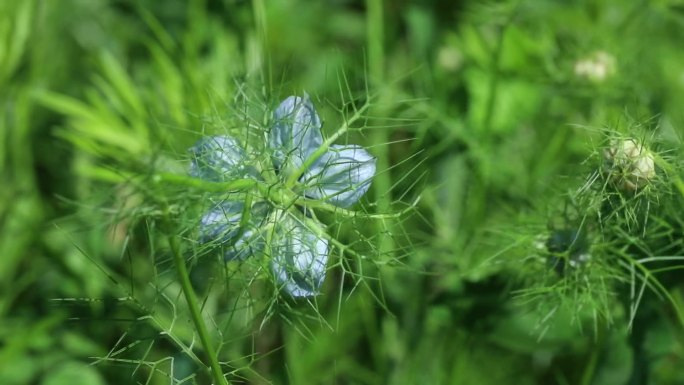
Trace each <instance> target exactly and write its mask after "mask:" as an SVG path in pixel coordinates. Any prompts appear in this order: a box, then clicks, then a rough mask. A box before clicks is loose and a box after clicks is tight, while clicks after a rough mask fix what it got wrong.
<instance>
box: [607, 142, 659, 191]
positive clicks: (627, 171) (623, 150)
mask: <svg viewBox="0 0 684 385" xmlns="http://www.w3.org/2000/svg"><path fill="white" fill-rule="evenodd" d="M603 156H604V158H605V160H606V163H607V165H608V172H609V174H610V178H611V179H613V180H616V181H617V182H618V183H619V185H620V187H621V188H622V189H623V190H628V191H635V190H636V189H638V188H640V187H643V186H645V185H646V184H647V183H648V182H649V181H651V180H652V179H653V178H654V177H655V175H656V171H655V162H654V160H653V154H652V153H651V152H650V151H649V150H647V149H646V148H645V147H644V146H643V145H642V144H641V143H639V142H638V141H636V140H635V139H622V140H614V141H612V142H611V144H610V147H609V148H608V149H606V150H605V151H604V153H603Z"/></svg>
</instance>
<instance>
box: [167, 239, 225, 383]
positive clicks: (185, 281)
mask: <svg viewBox="0 0 684 385" xmlns="http://www.w3.org/2000/svg"><path fill="white" fill-rule="evenodd" d="M169 246H170V247H171V254H173V264H174V265H175V266H176V271H177V272H178V279H179V280H180V284H181V288H182V289H183V294H184V296H185V300H186V301H187V303H188V307H189V308H190V316H191V317H192V322H193V323H194V324H195V329H196V330H197V334H199V338H200V342H201V343H202V347H203V348H204V351H205V352H206V353H207V356H208V357H209V366H210V368H211V374H212V376H213V377H214V383H215V384H216V385H230V383H229V382H228V380H226V378H225V377H224V376H223V372H222V371H221V365H220V364H219V362H218V358H217V356H216V351H215V350H214V346H213V345H212V344H211V340H210V338H209V332H208V331H207V325H206V324H205V323H204V319H202V313H201V311H200V307H199V301H198V300H197V295H196V294H195V291H194V290H193V288H192V284H191V283H190V274H189V273H188V269H187V267H186V266H185V261H184V260H183V256H182V255H181V253H180V248H179V246H178V239H177V238H176V237H175V236H173V235H169Z"/></svg>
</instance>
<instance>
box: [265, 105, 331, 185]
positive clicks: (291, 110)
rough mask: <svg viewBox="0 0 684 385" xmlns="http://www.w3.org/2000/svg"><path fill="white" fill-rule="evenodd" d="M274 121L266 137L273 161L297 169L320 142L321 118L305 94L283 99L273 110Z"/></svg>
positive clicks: (321, 139) (287, 168)
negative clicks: (267, 137) (268, 135)
mask: <svg viewBox="0 0 684 385" xmlns="http://www.w3.org/2000/svg"><path fill="white" fill-rule="evenodd" d="M274 120H275V123H274V125H273V128H272V129H271V133H270V137H269V145H270V146H271V149H272V150H273V154H272V157H273V163H274V164H275V166H276V168H278V169H279V170H286V171H285V172H291V170H296V169H299V168H300V167H301V166H302V164H303V163H304V161H305V160H306V159H307V158H308V157H309V155H311V153H312V152H314V151H315V150H316V149H317V148H318V147H320V146H321V144H322V143H323V135H322V134H321V119H320V118H319V117H318V114H317V113H316V109H315V108H314V106H313V103H311V99H309V95H307V94H304V97H300V96H290V97H288V98H287V99H285V100H284V101H283V102H282V103H280V105H279V106H278V108H277V109H276V110H275V113H274Z"/></svg>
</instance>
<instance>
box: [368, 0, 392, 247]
mask: <svg viewBox="0 0 684 385" xmlns="http://www.w3.org/2000/svg"><path fill="white" fill-rule="evenodd" d="M366 8H367V9H368V18H367V34H368V36H367V44H368V67H369V71H370V79H371V85H372V86H373V87H374V88H376V89H379V90H382V92H380V94H379V97H378V99H379V102H378V104H380V105H384V104H385V103H384V99H386V97H387V91H386V90H384V80H385V52H384V40H385V33H384V28H385V27H384V26H385V24H384V18H383V12H384V11H383V8H384V7H383V2H382V0H367V1H366ZM379 123H380V122H377V124H376V126H375V127H374V129H373V131H372V132H371V134H370V138H371V141H372V143H373V144H381V145H379V146H376V147H374V149H375V155H376V157H377V169H378V170H383V171H384V172H380V173H378V174H376V175H375V177H374V178H373V189H374V191H375V198H376V200H377V204H378V211H379V212H380V213H388V212H389V211H390V207H391V203H392V196H391V193H390V191H391V188H392V180H391V179H390V174H389V172H388V171H387V170H389V167H390V161H389V148H388V146H387V143H388V142H389V137H388V135H387V132H386V131H385V130H384V129H383V128H382V127H381V124H379ZM387 222H390V223H387ZM391 226H392V223H391V221H386V220H381V221H379V222H378V227H379V228H378V251H379V254H380V255H382V256H385V257H388V256H389V254H390V253H391V252H392V249H393V248H394V244H393V242H392V239H391V238H390V237H389V236H387V233H388V230H389V229H390V228H391Z"/></svg>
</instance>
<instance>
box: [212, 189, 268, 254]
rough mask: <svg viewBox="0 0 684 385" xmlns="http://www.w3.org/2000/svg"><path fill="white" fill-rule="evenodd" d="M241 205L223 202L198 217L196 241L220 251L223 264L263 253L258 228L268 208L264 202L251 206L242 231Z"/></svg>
mask: <svg viewBox="0 0 684 385" xmlns="http://www.w3.org/2000/svg"><path fill="white" fill-rule="evenodd" d="M243 208H244V203H243V202H241V201H232V200H225V201H223V202H220V203H218V204H216V205H215V206H214V207H213V208H212V209H211V210H209V211H208V212H207V213H206V214H204V215H203V216H202V219H201V220H200V225H199V241H200V242H202V243H212V244H214V245H215V246H216V247H221V248H223V250H224V259H225V260H226V261H229V260H233V259H238V260H244V259H246V258H247V257H249V256H251V255H254V254H257V253H259V252H261V250H263V247H264V239H263V234H262V232H261V231H260V227H261V226H262V225H263V222H264V220H265V218H266V214H267V213H268V210H269V207H268V205H267V204H266V203H264V202H257V203H255V204H254V205H252V208H251V210H250V218H249V221H248V222H247V223H246V225H245V226H246V227H245V228H244V229H242V228H241V227H240V220H241V218H242V211H243Z"/></svg>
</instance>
